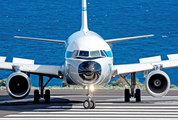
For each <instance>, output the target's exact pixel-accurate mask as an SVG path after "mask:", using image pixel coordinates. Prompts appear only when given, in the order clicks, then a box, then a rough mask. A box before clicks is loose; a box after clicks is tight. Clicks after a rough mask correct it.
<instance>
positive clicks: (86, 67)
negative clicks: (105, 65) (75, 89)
mask: <svg viewBox="0 0 178 120" xmlns="http://www.w3.org/2000/svg"><path fill="white" fill-rule="evenodd" d="M78 73H79V76H80V77H81V78H82V79H83V80H86V81H93V80H97V79H98V78H99V77H100V75H101V65H100V64H99V63H97V62H95V61H85V62H82V63H81V64H80V65H79V67H78Z"/></svg>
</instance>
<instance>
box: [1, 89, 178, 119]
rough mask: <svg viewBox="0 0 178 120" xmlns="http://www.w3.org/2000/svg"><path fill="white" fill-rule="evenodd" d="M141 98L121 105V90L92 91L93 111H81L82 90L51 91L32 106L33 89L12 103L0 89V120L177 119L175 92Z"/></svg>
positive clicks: (177, 97)
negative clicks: (94, 106) (158, 96)
mask: <svg viewBox="0 0 178 120" xmlns="http://www.w3.org/2000/svg"><path fill="white" fill-rule="evenodd" d="M141 95H142V96H141V100H142V101H141V102H135V99H134V98H131V102H129V103H125V102H124V91H122V90H96V91H95V92H94V96H93V100H95V102H96V108H95V109H84V108H83V101H84V100H86V99H87V96H86V91H85V90H51V103H50V104H46V103H45V101H44V100H43V99H40V103H39V104H34V103H33V90H32V91H31V92H30V94H29V96H28V97H26V98H24V99H21V100H14V99H12V98H11V97H10V96H9V95H8V94H7V92H6V90H0V120H1V119H3V120H4V119H11V120H20V119H33V120H34V119H39V120H46V119H50V120H53V119H58V120H60V119H61V120H66V119H67V120H68V119H69V120H73V119H75V120H78V119H81V120H89V119H92V120H95V119H97V120H98V119H99V120H100V119H102V120H106V119H107V120H108V119H110V120H115V119H117V120H143V119H146V120H147V119H149V120H153V119H154V120H155V119H161V120H164V119H165V120H169V119H171V120H174V119H175V120H177V119H178V90H170V91H169V93H168V94H167V95H166V96H165V97H162V98H154V97H151V96H150V95H149V94H148V93H147V92H146V91H141Z"/></svg>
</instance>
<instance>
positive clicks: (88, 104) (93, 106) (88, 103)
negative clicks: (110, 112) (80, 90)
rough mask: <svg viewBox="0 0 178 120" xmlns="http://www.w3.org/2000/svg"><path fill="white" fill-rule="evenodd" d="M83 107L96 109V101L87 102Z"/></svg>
mask: <svg viewBox="0 0 178 120" xmlns="http://www.w3.org/2000/svg"><path fill="white" fill-rule="evenodd" d="M83 107H84V108H85V109H95V101H94V100H91V101H90V100H85V101H84V103H83Z"/></svg>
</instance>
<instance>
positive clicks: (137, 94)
mask: <svg viewBox="0 0 178 120" xmlns="http://www.w3.org/2000/svg"><path fill="white" fill-rule="evenodd" d="M122 78H123V79H124V80H125V81H126V82H127V83H128V85H129V86H130V88H131V93H130V91H129V89H125V94H124V95H125V102H130V98H131V97H134V98H136V102H140V101H141V92H140V89H136V92H135V93H134V89H135V85H136V78H135V73H131V85H130V83H129V82H128V81H127V79H125V77H123V76H122Z"/></svg>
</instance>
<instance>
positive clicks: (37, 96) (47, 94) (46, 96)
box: [34, 75, 52, 104]
mask: <svg viewBox="0 0 178 120" xmlns="http://www.w3.org/2000/svg"><path fill="white" fill-rule="evenodd" d="M51 79H52V77H50V78H49V80H48V81H47V82H46V84H45V85H44V86H43V76H42V75H39V88H40V93H39V90H35V91H34V103H36V104H37V103H39V99H40V98H44V99H45V103H50V90H45V94H44V88H45V87H46V85H47V84H48V83H49V81H50V80H51Z"/></svg>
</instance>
